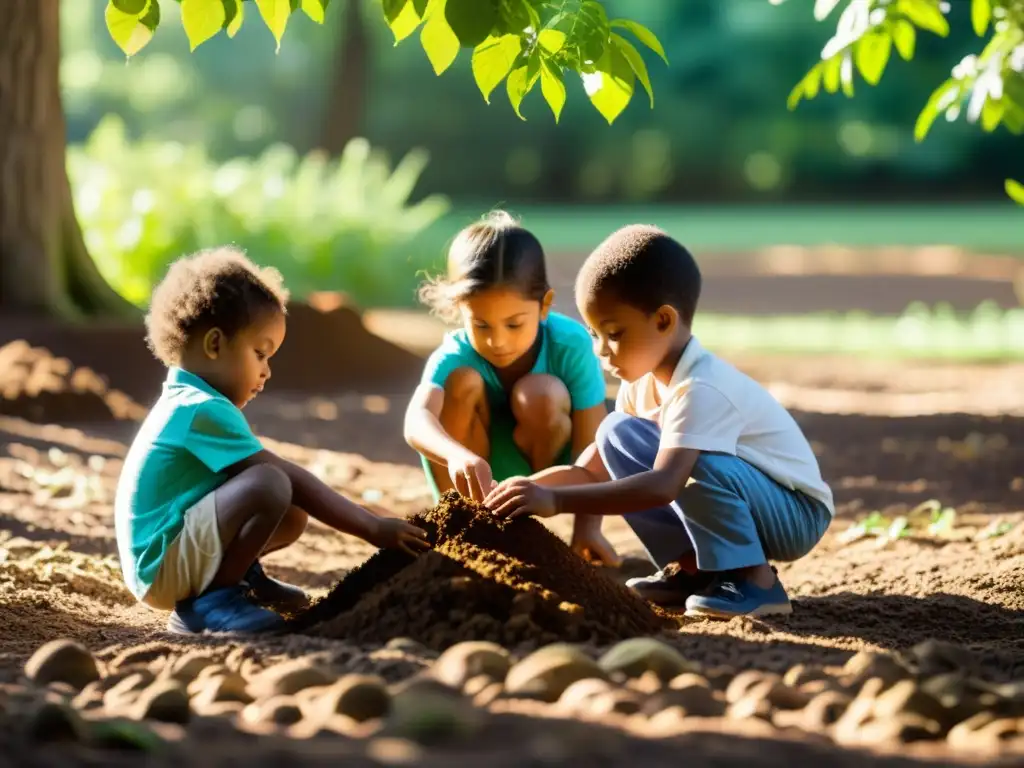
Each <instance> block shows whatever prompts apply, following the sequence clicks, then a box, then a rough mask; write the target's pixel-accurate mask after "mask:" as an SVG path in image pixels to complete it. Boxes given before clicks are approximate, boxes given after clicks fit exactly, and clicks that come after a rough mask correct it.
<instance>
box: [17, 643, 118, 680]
mask: <svg viewBox="0 0 1024 768" xmlns="http://www.w3.org/2000/svg"><path fill="white" fill-rule="evenodd" d="M25 676H26V677H27V678H28V679H29V680H31V681H32V682H33V683H35V684H36V685H48V684H50V683H67V684H68V685H70V686H71V687H72V688H73V689H74V690H76V691H80V690H81V689H82V688H84V687H85V686H87V685H88V684H89V683H91V682H93V681H94V680H98V679H99V677H100V670H99V667H98V666H97V664H96V659H94V658H93V656H92V654H91V653H89V651H88V649H86V648H85V646H83V645H82V644H81V643H78V642H76V641H74V640H68V639H62V640H52V641H50V642H49V643H46V644H45V645H43V646H41V647H40V648H38V649H37V650H36V652H35V653H33V654H32V657H31V658H30V659H29V660H28V661H27V662H26V663H25Z"/></svg>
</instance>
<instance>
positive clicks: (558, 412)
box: [511, 373, 572, 472]
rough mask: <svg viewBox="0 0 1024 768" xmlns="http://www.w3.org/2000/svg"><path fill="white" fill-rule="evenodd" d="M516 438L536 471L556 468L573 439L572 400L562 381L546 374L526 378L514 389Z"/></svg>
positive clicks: (513, 402)
mask: <svg viewBox="0 0 1024 768" xmlns="http://www.w3.org/2000/svg"><path fill="white" fill-rule="evenodd" d="M511 405H512V416H513V418H515V421H516V426H515V431H514V432H513V433H512V439H513V440H514V441H515V444H516V447H517V448H519V450H520V451H522V452H523V454H524V455H525V456H526V458H527V459H528V460H529V462H530V468H531V469H532V470H533V471H534V472H539V471H540V470H542V469H547V468H548V467H550V466H553V465H554V463H555V461H556V460H557V459H558V456H559V454H561V453H562V451H563V450H565V447H566V446H567V445H568V444H569V440H570V439H571V438H572V417H571V416H570V413H571V412H572V399H571V398H570V397H569V390H568V389H566V387H565V384H563V383H562V381H561V380H560V379H557V378H556V377H554V376H550V375H548V374H546V373H534V374H530V375H529V376H524V377H523V378H521V379H520V380H519V381H518V382H516V385H515V386H514V387H513V388H512V397H511Z"/></svg>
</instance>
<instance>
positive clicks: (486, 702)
mask: <svg viewBox="0 0 1024 768" xmlns="http://www.w3.org/2000/svg"><path fill="white" fill-rule="evenodd" d="M503 693H505V686H504V685H502V684H501V683H491V684H490V685H488V686H487V687H486V688H484V689H483V690H481V691H480V692H479V693H477V694H476V695H474V696H473V704H474V705H476V706H478V707H489V706H490V705H491V704H493V703H494V702H495V701H497V700H498V699H499V698H501V695H502V694H503Z"/></svg>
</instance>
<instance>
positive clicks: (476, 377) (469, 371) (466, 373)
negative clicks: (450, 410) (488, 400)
mask: <svg viewBox="0 0 1024 768" xmlns="http://www.w3.org/2000/svg"><path fill="white" fill-rule="evenodd" d="M486 392H487V390H486V387H485V385H484V377H483V376H481V375H480V372H479V371H477V370H476V369H474V368H469V367H463V368H456V369H455V370H454V371H452V372H451V373H450V374H448V378H447V379H445V382H444V398H445V405H449V404H451V403H466V404H467V405H468V404H474V403H477V402H479V401H480V400H481V399H482V398H483V397H484V395H485V394H486Z"/></svg>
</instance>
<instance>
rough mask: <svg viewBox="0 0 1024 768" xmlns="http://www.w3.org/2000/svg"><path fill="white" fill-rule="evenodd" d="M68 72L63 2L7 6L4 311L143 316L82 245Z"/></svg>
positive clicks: (9, 2)
mask: <svg viewBox="0 0 1024 768" xmlns="http://www.w3.org/2000/svg"><path fill="white" fill-rule="evenodd" d="M59 72H60V0H0V312H2V313H5V314H21V315H33V316H51V317H60V318H65V319H78V318H83V317H94V316H120V317H128V316H132V315H137V310H135V308H134V307H132V305H131V304H129V303H128V302H127V301H125V300H124V299H123V298H121V297H120V296H119V295H118V294H117V293H116V292H115V291H114V290H113V289H112V288H111V287H110V286H109V285H108V284H107V283H106V281H105V280H104V279H103V278H102V276H100V274H99V272H98V271H97V269H96V265H95V264H94V263H93V261H92V259H90V258H89V254H88V252H87V251H86V248H85V243H84V241H83V240H82V233H81V230H80V228H79V226H78V221H77V219H76V218H75V211H74V205H73V203H72V197H71V187H70V184H69V182H68V175H67V169H66V167H65V145H66V136H65V123H64V110H63V106H62V105H61V97H60V76H59Z"/></svg>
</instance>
